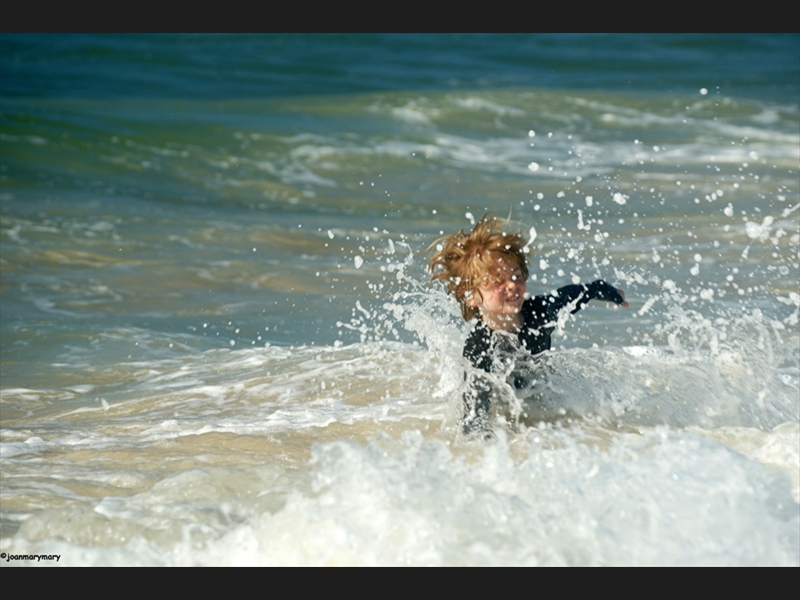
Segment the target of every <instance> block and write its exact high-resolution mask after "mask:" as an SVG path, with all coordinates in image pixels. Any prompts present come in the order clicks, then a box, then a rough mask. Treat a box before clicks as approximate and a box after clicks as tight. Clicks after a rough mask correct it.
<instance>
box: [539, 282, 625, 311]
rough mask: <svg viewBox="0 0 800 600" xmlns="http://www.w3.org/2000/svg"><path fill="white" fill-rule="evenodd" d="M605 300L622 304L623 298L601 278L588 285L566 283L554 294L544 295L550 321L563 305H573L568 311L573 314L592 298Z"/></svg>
mask: <svg viewBox="0 0 800 600" xmlns="http://www.w3.org/2000/svg"><path fill="white" fill-rule="evenodd" d="M595 298H596V299H598V300H606V301H607V302H614V303H616V304H622V303H623V302H625V300H624V299H623V298H622V296H621V295H620V293H619V292H618V291H617V288H615V287H614V286H613V285H611V284H609V283H606V282H605V281H603V280H602V279H598V280H597V281H593V282H592V283H590V284H588V285H583V284H580V283H579V284H576V285H567V286H564V287H562V288H559V289H558V291H557V292H556V293H555V294H554V295H550V296H545V303H546V304H545V305H546V306H547V317H548V320H550V321H552V320H554V319H556V318H557V316H558V313H559V312H560V311H561V310H562V309H563V308H565V307H567V306H569V305H571V304H572V305H573V308H572V309H571V310H570V313H572V314H575V313H576V312H578V311H579V310H580V309H582V308H583V307H584V306H586V305H587V304H588V303H589V301H590V300H594V299H595Z"/></svg>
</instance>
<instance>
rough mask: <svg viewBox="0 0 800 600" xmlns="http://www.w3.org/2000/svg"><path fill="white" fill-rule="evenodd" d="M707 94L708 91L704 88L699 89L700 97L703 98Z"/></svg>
mask: <svg viewBox="0 0 800 600" xmlns="http://www.w3.org/2000/svg"><path fill="white" fill-rule="evenodd" d="M707 93H708V90H707V89H706V88H700V95H701V96H705V95H706V94H707Z"/></svg>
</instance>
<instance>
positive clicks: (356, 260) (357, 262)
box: [353, 256, 364, 269]
mask: <svg viewBox="0 0 800 600" xmlns="http://www.w3.org/2000/svg"><path fill="white" fill-rule="evenodd" d="M353 264H355V266H356V269H360V268H361V265H363V264H364V259H363V258H361V257H360V256H355V257H353Z"/></svg>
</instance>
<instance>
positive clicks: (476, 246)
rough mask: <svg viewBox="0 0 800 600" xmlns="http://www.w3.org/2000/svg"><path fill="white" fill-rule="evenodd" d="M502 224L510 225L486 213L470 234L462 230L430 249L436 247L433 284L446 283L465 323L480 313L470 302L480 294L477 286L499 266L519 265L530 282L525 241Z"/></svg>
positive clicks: (429, 247) (435, 243)
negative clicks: (505, 229)
mask: <svg viewBox="0 0 800 600" xmlns="http://www.w3.org/2000/svg"><path fill="white" fill-rule="evenodd" d="M503 224H506V225H507V222H506V223H501V222H500V221H499V220H498V219H497V217H494V216H492V214H491V213H486V214H485V215H484V216H483V218H482V219H481V220H480V221H478V223H476V224H475V227H473V228H472V231H471V232H470V233H465V232H464V230H461V231H459V232H458V233H454V234H453V235H446V236H443V237H440V238H439V239H437V240H436V241H435V242H433V243H432V244H431V245H430V246H428V250H430V249H431V248H433V247H434V246H436V248H437V252H436V254H434V255H433V256H432V257H431V260H430V262H429V263H428V272H429V273H431V281H444V282H446V283H447V291H448V293H450V294H453V295H454V296H455V297H456V300H458V303H459V305H460V306H461V314H462V315H463V317H464V320H465V321H469V320H470V319H472V318H473V317H475V316H476V315H477V314H478V309H477V308H476V307H474V306H470V305H469V299H470V298H471V297H472V295H473V294H476V293H477V294H480V291H479V290H478V287H479V286H480V285H481V284H483V283H486V281H487V279H488V278H489V277H490V274H491V272H492V269H493V267H496V263H498V262H506V261H509V262H511V263H512V264H516V265H517V266H518V267H519V270H520V271H521V272H522V277H523V278H524V279H525V280H527V279H528V261H527V259H526V258H525V250H526V248H525V240H524V239H523V237H522V236H521V235H520V234H519V233H516V232H513V233H508V232H505V231H503V229H502V227H501V225H503Z"/></svg>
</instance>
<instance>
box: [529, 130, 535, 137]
mask: <svg viewBox="0 0 800 600" xmlns="http://www.w3.org/2000/svg"><path fill="white" fill-rule="evenodd" d="M535 135H536V132H535V131H534V130H533V129H531V130H530V131H529V132H528V137H534V136H535Z"/></svg>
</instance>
